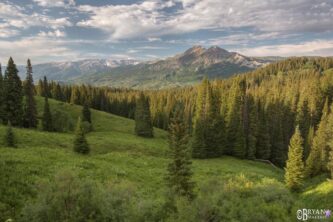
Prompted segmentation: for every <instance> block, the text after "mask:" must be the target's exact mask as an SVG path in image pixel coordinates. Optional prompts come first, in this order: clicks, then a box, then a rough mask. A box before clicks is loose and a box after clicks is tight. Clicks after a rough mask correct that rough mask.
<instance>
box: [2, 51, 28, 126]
mask: <svg viewBox="0 0 333 222" xmlns="http://www.w3.org/2000/svg"><path fill="white" fill-rule="evenodd" d="M3 89H4V92H3V99H4V113H5V122H8V121H10V122H11V124H12V125H13V126H21V125H22V119H23V118H22V114H23V109H22V100H23V93H22V82H21V79H20V77H19V76H18V70H17V68H16V65H15V63H14V60H13V59H12V58H11V57H10V58H9V61H8V65H7V68H6V72H5V76H4V80H3Z"/></svg>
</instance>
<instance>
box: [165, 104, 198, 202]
mask: <svg viewBox="0 0 333 222" xmlns="http://www.w3.org/2000/svg"><path fill="white" fill-rule="evenodd" d="M169 148H170V154H171V162H170V163H169V165H168V173H167V177H166V179H167V184H168V187H169V188H171V190H172V191H173V192H174V193H175V194H176V195H179V196H183V197H186V198H188V199H192V198H193V197H194V193H193V187H194V183H193V182H192V170H191V165H192V162H191V153H190V150H189V135H188V127H187V126H186V123H185V121H184V113H183V107H182V106H181V105H178V106H176V108H175V111H174V114H173V117H172V119H171V121H170V125H169Z"/></svg>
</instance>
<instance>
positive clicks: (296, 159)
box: [285, 126, 304, 191]
mask: <svg viewBox="0 0 333 222" xmlns="http://www.w3.org/2000/svg"><path fill="white" fill-rule="evenodd" d="M303 180H304V162H303V138H302V136H301V132H300V130H299V127H298V126H297V127H296V130H295V133H294V135H293V136H292V138H291V140H290V144H289V151H288V160H287V163H286V167H285V182H286V185H287V187H288V188H289V189H291V190H294V191H297V190H299V189H300V188H301V187H302V184H303Z"/></svg>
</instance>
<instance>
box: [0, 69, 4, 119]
mask: <svg viewBox="0 0 333 222" xmlns="http://www.w3.org/2000/svg"><path fill="white" fill-rule="evenodd" d="M4 103H5V101H4V84H3V76H2V67H1V63H0V123H2V122H3V121H4V120H5V111H4V105H5V104H4Z"/></svg>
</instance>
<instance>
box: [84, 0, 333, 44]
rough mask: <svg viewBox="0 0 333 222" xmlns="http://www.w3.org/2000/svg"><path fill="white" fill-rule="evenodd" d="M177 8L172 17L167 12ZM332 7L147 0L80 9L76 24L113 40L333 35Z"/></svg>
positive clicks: (276, 1)
mask: <svg viewBox="0 0 333 222" xmlns="http://www.w3.org/2000/svg"><path fill="white" fill-rule="evenodd" d="M176 2H178V3H180V4H181V5H182V7H179V8H178V9H177V10H176V12H175V11H174V10H171V11H172V12H166V10H164V9H166V8H169V7H172V6H175V4H176ZM332 8H333V2H332V1H330V2H327V1H324V0H316V1H311V0H293V1H280V0H233V1H228V0H205V1H202V0H173V1H167V2H166V1H162V0H155V1H152V0H149V1H144V2H141V3H139V4H130V5H108V6H101V7H93V6H89V5H84V6H80V7H79V8H78V10H80V11H82V12H86V13H88V14H89V15H90V17H89V18H88V19H86V20H83V21H80V22H79V23H78V25H80V26H87V27H94V28H99V29H102V30H104V31H105V32H108V33H110V35H111V37H112V38H114V39H126V38H137V37H142V36H149V35H152V36H157V37H158V36H162V35H166V34H177V33H184V32H192V31H197V30H201V29H221V30H223V29H228V28H248V27H251V28H252V29H254V30H257V31H261V32H270V33H271V32H278V33H295V32H325V31H333V12H332Z"/></svg>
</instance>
